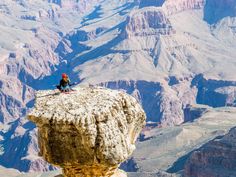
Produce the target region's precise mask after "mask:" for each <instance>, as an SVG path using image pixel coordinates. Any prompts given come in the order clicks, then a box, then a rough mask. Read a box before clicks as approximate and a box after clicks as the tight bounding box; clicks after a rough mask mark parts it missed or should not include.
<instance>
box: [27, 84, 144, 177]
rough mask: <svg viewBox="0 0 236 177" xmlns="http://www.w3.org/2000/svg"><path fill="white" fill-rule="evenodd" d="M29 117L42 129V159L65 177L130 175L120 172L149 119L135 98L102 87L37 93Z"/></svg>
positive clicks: (40, 141)
mask: <svg viewBox="0 0 236 177" xmlns="http://www.w3.org/2000/svg"><path fill="white" fill-rule="evenodd" d="M28 117H29V119H30V120H32V121H33V122H35V123H36V125H37V126H38V128H39V146H40V154H41V155H42V156H43V157H44V158H45V160H46V161H48V162H50V163H52V164H54V165H57V166H61V167H62V168H63V172H64V175H65V176H81V175H86V176H111V175H114V176H126V174H125V173H124V172H122V171H120V170H118V169H117V168H118V166H119V164H120V163H121V162H123V161H125V160H126V159H127V158H128V157H129V156H130V155H131V154H132V152H133V151H134V149H135V144H134V143H135V140H136V139H137V137H138V135H139V133H140V132H141V130H142V128H143V126H144V125H145V120H146V116H145V113H144V111H143V109H142V107H141V106H140V105H139V103H138V102H137V100H136V99H135V98H133V97H131V96H129V95H127V94H126V93H124V92H120V91H112V90H109V89H104V88H100V87H99V88H88V87H85V88H79V89H77V90H76V91H74V92H71V93H69V94H63V93H62V94H58V92H56V91H41V92H38V93H37V96H36V105H35V108H34V109H33V111H32V112H31V113H30V114H29V116H28Z"/></svg>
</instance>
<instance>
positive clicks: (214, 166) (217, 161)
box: [185, 128, 236, 177]
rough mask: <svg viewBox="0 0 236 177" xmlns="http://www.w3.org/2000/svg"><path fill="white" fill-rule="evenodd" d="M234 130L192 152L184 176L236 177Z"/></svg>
mask: <svg viewBox="0 0 236 177" xmlns="http://www.w3.org/2000/svg"><path fill="white" fill-rule="evenodd" d="M235 149H236V128H233V129H231V130H230V132H229V133H228V134H226V135H225V136H220V137H217V138H216V139H214V140H212V141H210V142H209V143H207V144H205V145H204V146H203V147H202V148H200V149H199V150H197V151H194V152H193V153H192V155H191V157H190V158H189V160H188V161H187V163H186V165H185V176H188V177H192V176H194V177H208V176H221V177H228V176H236V160H235V159H236V151H235Z"/></svg>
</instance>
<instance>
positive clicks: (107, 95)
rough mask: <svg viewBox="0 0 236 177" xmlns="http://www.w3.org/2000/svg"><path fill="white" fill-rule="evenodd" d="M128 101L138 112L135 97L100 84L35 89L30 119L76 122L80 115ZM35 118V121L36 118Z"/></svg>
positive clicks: (86, 115) (138, 108) (89, 115)
mask: <svg viewBox="0 0 236 177" xmlns="http://www.w3.org/2000/svg"><path fill="white" fill-rule="evenodd" d="M126 104H129V105H130V104H131V105H132V107H133V109H134V111H135V109H137V110H138V111H140V108H141V107H140V106H139V104H138V102H137V100H136V99H135V98H133V97H132V96H129V95H128V94H126V93H125V92H122V91H117V90H111V89H106V88H102V87H93V88H90V87H83V88H82V87H81V88H76V90H75V91H72V92H70V93H59V92H58V91H56V90H47V91H38V92H37V93H36V103H35V107H34V109H33V110H32V111H31V113H30V114H29V118H30V119H31V120H32V119H33V121H34V122H42V121H43V122H45V123H46V122H48V121H49V120H51V121H52V120H53V121H64V122H73V123H75V124H76V122H77V119H79V118H80V117H91V116H95V115H97V116H99V115H101V114H106V112H109V111H110V110H111V109H112V108H115V107H125V106H127V105H126ZM37 119H38V120H37Z"/></svg>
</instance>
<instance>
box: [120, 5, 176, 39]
mask: <svg viewBox="0 0 236 177" xmlns="http://www.w3.org/2000/svg"><path fill="white" fill-rule="evenodd" d="M172 32H173V29H172V26H171V24H170V21H169V19H168V18H166V16H165V14H164V13H163V11H162V10H157V9H155V8H149V9H144V10H138V11H134V12H133V13H131V14H130V15H129V16H128V17H127V19H126V28H125V31H124V34H123V35H125V37H127V38H129V37H130V36H132V35H133V36H148V35H158V34H162V35H166V34H170V33H172Z"/></svg>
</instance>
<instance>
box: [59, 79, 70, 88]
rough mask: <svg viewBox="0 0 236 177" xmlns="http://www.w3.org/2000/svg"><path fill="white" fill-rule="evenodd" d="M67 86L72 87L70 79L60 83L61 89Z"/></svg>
mask: <svg viewBox="0 0 236 177" xmlns="http://www.w3.org/2000/svg"><path fill="white" fill-rule="evenodd" d="M66 86H70V79H68V80H67V81H65V80H64V79H62V80H61V81H60V86H59V87H60V88H61V87H66Z"/></svg>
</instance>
